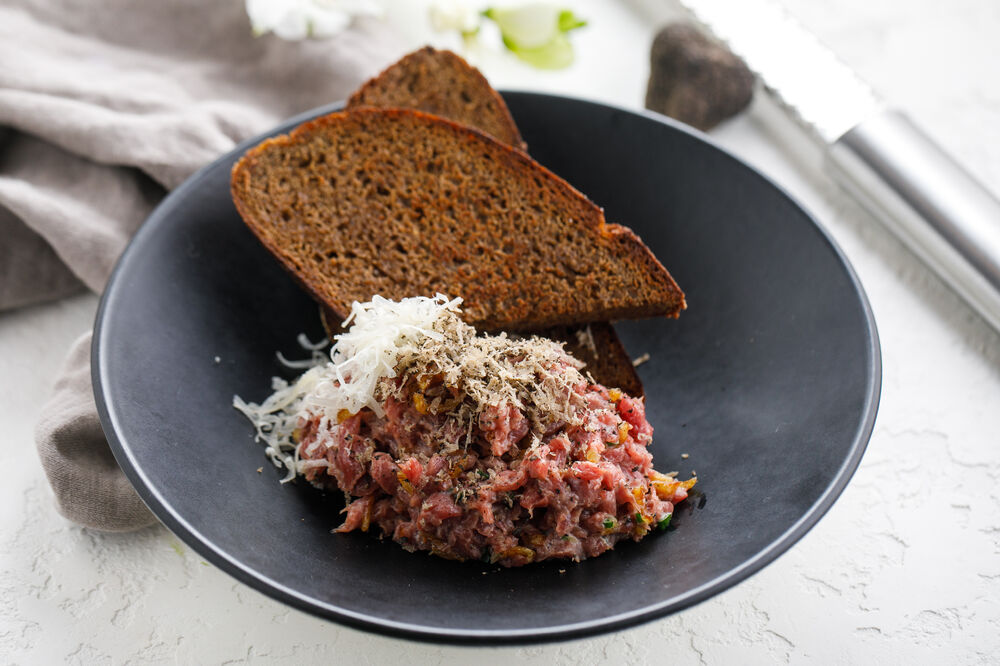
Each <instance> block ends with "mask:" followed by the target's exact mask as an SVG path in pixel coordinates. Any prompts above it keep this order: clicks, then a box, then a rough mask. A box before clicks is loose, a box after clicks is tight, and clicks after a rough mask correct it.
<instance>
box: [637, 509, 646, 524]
mask: <svg viewBox="0 0 1000 666" xmlns="http://www.w3.org/2000/svg"><path fill="white" fill-rule="evenodd" d="M635 522H636V523H638V524H639V525H642V524H643V523H644V522H646V520H645V519H644V518H643V517H642V514H641V513H639V512H638V511H636V512H635Z"/></svg>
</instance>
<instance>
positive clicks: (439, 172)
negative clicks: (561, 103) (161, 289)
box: [232, 108, 685, 330]
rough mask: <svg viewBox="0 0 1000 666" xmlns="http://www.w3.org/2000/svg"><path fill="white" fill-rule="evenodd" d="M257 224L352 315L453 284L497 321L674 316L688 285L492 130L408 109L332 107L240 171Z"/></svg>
mask: <svg viewBox="0 0 1000 666" xmlns="http://www.w3.org/2000/svg"><path fill="white" fill-rule="evenodd" d="M232 194H233V200H234V202H235V204H236V208H237V210H238V211H239V212H240V214H241V215H242V217H243V219H244V221H245V222H246V223H247V225H248V226H249V227H250V229H251V231H253V232H254V234H256V235H257V237H258V238H259V239H260V241H261V242H262V243H263V245H264V246H265V247H267V248H268V249H269V250H270V251H271V252H272V254H274V255H275V256H276V257H278V259H279V260H280V261H281V262H282V264H283V265H284V266H285V268H286V269H288V270H289V271H290V272H291V274H292V275H293V276H294V277H296V278H297V279H298V280H299V282H301V283H302V285H303V287H305V289H306V290H307V291H309V292H310V293H311V294H312V295H313V296H314V297H315V298H316V299H317V300H319V301H321V302H322V303H324V304H326V305H327V306H329V307H330V308H331V309H333V311H334V312H336V313H337V314H338V315H341V316H343V315H346V314H347V312H348V311H349V309H350V305H351V303H352V302H353V301H367V300H369V299H370V298H371V297H372V295H374V294H381V295H382V296H384V297H386V298H392V299H400V298H404V297H407V296H411V295H413V294H433V293H436V292H439V291H440V292H444V291H445V290H448V291H450V295H452V296H461V297H462V298H463V299H464V304H463V309H464V318H465V319H466V321H468V322H469V323H470V324H472V325H474V326H476V327H477V328H479V329H483V330H538V329H541V328H546V327H549V326H555V325H569V324H577V323H590V322H594V321H608V320H612V319H623V318H639V317H651V316H674V317H676V316H677V315H678V314H679V312H680V310H682V309H683V308H684V307H685V303H684V294H683V293H682V292H681V290H680V288H679V287H678V286H677V284H676V283H675V282H674V281H673V279H672V278H671V277H670V274H669V273H667V271H666V269H664V268H663V266H662V265H661V264H660V262H659V261H657V260H656V258H655V257H654V256H653V254H652V253H651V252H650V251H649V249H648V248H647V247H646V246H645V245H643V243H642V241H640V240H639V238H638V237H637V236H636V235H635V234H634V233H633V232H632V231H631V230H630V229H627V228H625V227H621V226H619V225H614V224H606V223H605V221H604V216H603V214H602V212H601V210H600V209H599V208H597V207H596V206H595V205H593V204H592V203H591V202H590V201H589V200H587V198H586V197H584V196H583V195H582V194H580V193H579V192H577V191H576V190H574V189H573V188H572V187H571V186H570V185H569V184H568V183H566V182H565V181H564V180H562V179H561V178H559V177H558V176H556V175H554V174H552V173H551V172H550V171H548V170H547V169H545V168H544V167H542V166H541V165H539V164H537V163H536V162H534V161H533V160H532V159H531V158H529V157H528V156H527V155H526V154H525V153H523V152H521V151H519V150H515V149H512V148H510V147H508V146H506V145H504V144H501V143H499V142H498V141H496V140H495V139H493V138H491V137H489V136H487V135H485V134H483V133H481V132H478V131H477V130H474V129H471V128H468V127H465V126H462V125H458V124H456V123H453V122H450V121H447V120H444V119H442V118H439V117H437V116H431V115H428V114H425V113H421V112H418V111H412V110H406V109H383V110H379V109H370V108H365V109H357V110H354V111H348V112H340V113H333V114H330V115H328V116H324V117H322V118H319V119H317V120H314V121H311V122H308V123H305V124H303V125H301V126H299V127H298V128H296V129H295V130H294V131H293V132H292V133H291V134H290V135H285V136H279V137H276V138H273V139H269V140H267V141H265V142H263V143H261V144H260V145H258V146H257V147H255V148H252V149H251V150H249V151H248V152H247V153H246V154H245V155H244V156H243V158H241V159H240V160H239V162H237V163H236V165H235V166H234V167H233V175H232Z"/></svg>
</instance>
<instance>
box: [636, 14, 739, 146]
mask: <svg viewBox="0 0 1000 666" xmlns="http://www.w3.org/2000/svg"><path fill="white" fill-rule="evenodd" d="M753 88H754V76H753V73H752V72H751V71H750V70H749V69H748V68H747V66H746V64H744V62H743V61H742V60H740V59H739V58H738V57H736V56H735V55H733V54H732V53H731V52H730V51H729V50H728V49H726V48H725V47H724V46H722V45H720V44H718V43H716V42H713V41H712V40H711V39H709V38H708V37H707V36H705V35H704V34H702V33H701V32H699V31H698V29H697V28H695V27H694V26H691V25H687V24H683V23H673V24H671V25H668V26H666V27H665V28H663V29H662V30H660V32H659V33H657V35H656V38H655V39H654V40H653V47H652V49H651V50H650V71H649V86H648V87H647V89H646V108H647V109H651V110H653V111H657V112H659V113H663V114H665V115H668V116H670V117H672V118H676V119H677V120H680V121H681V122H684V123H687V124H689V125H693V126H694V127H697V128H698V129H700V130H708V129H711V128H713V127H715V126H716V125H718V124H719V123H721V122H722V121H723V120H725V119H727V118H729V117H731V116H734V115H736V114H737V113H739V112H740V111H742V110H743V109H745V108H746V107H747V105H748V104H750V100H751V98H752V97H753Z"/></svg>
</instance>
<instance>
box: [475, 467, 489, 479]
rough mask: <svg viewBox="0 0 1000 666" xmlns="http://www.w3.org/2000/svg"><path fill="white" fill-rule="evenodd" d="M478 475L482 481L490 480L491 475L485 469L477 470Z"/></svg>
mask: <svg viewBox="0 0 1000 666" xmlns="http://www.w3.org/2000/svg"><path fill="white" fill-rule="evenodd" d="M476 474H478V475H479V478H480V479H488V478H490V473H489V472H487V471H486V470H485V469H477V470H476Z"/></svg>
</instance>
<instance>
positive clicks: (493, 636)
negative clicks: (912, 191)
mask: <svg viewBox="0 0 1000 666" xmlns="http://www.w3.org/2000/svg"><path fill="white" fill-rule="evenodd" d="M500 93H501V95H502V96H503V97H504V98H505V99H508V98H510V97H512V96H513V97H518V96H520V97H536V98H549V99H554V100H558V101H560V102H569V103H576V104H584V105H590V106H597V107H603V108H605V109H607V110H610V111H612V112H618V113H624V114H628V115H636V116H640V117H643V118H646V119H649V120H652V121H654V122H658V123H661V124H665V125H668V126H670V127H671V128H673V129H674V130H677V131H680V132H682V133H684V134H687V135H689V136H690V137H693V138H694V139H696V140H698V141H700V142H702V143H704V144H707V145H708V146H709V147H710V148H712V149H714V150H716V151H718V152H720V153H722V154H724V155H725V156H726V157H728V158H729V159H731V160H733V161H735V162H737V163H738V164H739V165H741V166H742V167H744V168H746V169H748V170H750V171H751V172H753V173H754V174H756V175H757V176H758V177H759V178H761V179H762V180H764V181H765V182H766V183H768V184H769V185H770V186H771V187H773V188H774V189H775V190H776V191H777V192H778V193H779V194H780V195H781V196H782V197H784V198H785V199H786V200H788V201H789V202H790V203H791V204H792V205H794V206H795V208H797V209H798V210H799V211H800V212H801V213H802V214H803V215H804V216H805V218H806V219H807V220H808V221H809V223H810V224H811V225H812V226H813V227H814V230H815V231H816V232H818V235H819V237H820V239H821V240H822V241H823V242H825V243H826V245H827V246H828V247H829V249H831V250H832V251H833V254H834V256H835V257H836V259H837V260H838V261H839V262H840V265H841V266H842V268H843V269H844V271H845V273H846V274H847V277H848V278H849V282H850V284H851V286H852V287H853V289H854V292H855V294H856V295H857V297H858V301H859V303H860V305H861V310H862V313H863V315H864V317H863V319H864V323H865V329H866V333H867V342H868V345H867V349H866V358H865V361H866V363H867V365H868V367H869V373H868V377H867V378H866V387H865V388H866V395H865V399H864V405H863V408H862V412H863V417H862V418H861V419H860V420H859V424H858V428H857V430H856V431H855V434H854V438H853V441H852V442H851V444H850V454H849V455H848V456H847V457H846V458H845V459H844V461H843V462H842V463H841V465H840V466H839V467H838V469H837V471H836V473H835V475H834V477H833V481H832V482H831V483H830V484H829V485H828V486H827V487H826V489H825V490H824V492H823V494H822V495H820V497H819V498H817V499H816V501H815V502H814V503H813V504H812V505H811V506H810V507H809V509H808V510H807V511H806V512H805V513H804V514H803V515H802V516H801V517H800V518H799V519H798V520H797V521H796V522H795V523H793V524H792V525H791V526H790V527H789V528H788V529H786V530H785V531H784V532H783V533H782V534H781V535H779V536H778V537H777V538H775V539H774V540H773V541H772V542H771V543H770V544H768V546H767V547H765V548H764V549H762V550H761V551H760V552H758V553H757V554H756V555H755V556H754V557H752V558H750V559H749V560H746V561H745V562H743V563H742V564H740V565H739V566H737V567H735V568H733V569H730V570H729V571H726V572H725V573H723V574H721V575H719V576H716V577H715V578H713V579H712V580H709V581H707V582H705V583H703V584H702V585H700V586H698V587H696V588H694V589H692V590H689V591H688V592H687V593H685V594H682V595H680V596H679V597H673V598H671V599H668V600H665V601H662V602H660V603H657V604H652V605H649V606H645V607H643V608H640V609H636V610H634V611H630V612H627V613H620V614H617V615H613V616H609V617H603V618H600V619H594V620H587V621H584V622H576V623H569V624H563V625H556V626H551V627H545V628H540V629H539V628H529V629H503V630H490V629H459V628H443V627H434V626H425V625H418V624H414V623H410V622H400V621H396V620H389V619H385V618H381V617H378V616H374V615H371V614H367V613H359V612H356V611H351V610H348V609H344V608H339V607H336V606H333V605H332V604H327V603H324V602H321V601H319V600H317V599H315V598H311V597H307V596H306V595H304V594H302V593H300V592H297V591H296V590H293V589H290V588H288V587H286V586H284V585H281V584H280V583H278V582H276V581H274V580H271V579H270V578H268V577H267V576H265V575H263V574H261V573H260V572H257V571H255V570H253V569H252V568H250V567H247V566H245V565H243V564H241V563H240V562H238V561H236V560H235V559H233V558H231V557H229V556H228V555H227V554H226V553H224V552H223V551H221V550H220V549H218V548H216V547H215V545H214V544H213V543H212V542H211V541H210V540H208V539H207V538H205V537H203V536H202V535H201V534H200V533H199V532H198V530H197V529H196V528H195V527H194V526H193V525H191V524H190V523H189V522H188V521H187V520H186V519H185V518H184V517H183V516H180V515H178V514H177V513H176V512H175V511H174V510H173V509H172V508H171V506H170V505H169V504H168V503H167V502H166V501H164V500H163V498H162V496H161V495H160V493H159V492H158V491H157V490H156V488H155V484H153V483H151V482H150V479H149V478H148V477H147V476H146V475H145V473H144V472H143V470H142V469H141V466H140V465H138V464H137V463H136V461H135V459H134V457H133V453H132V451H131V449H130V447H129V446H128V443H127V442H126V441H125V440H124V439H123V438H120V437H119V435H118V433H119V427H120V426H121V424H120V421H119V419H118V416H117V414H116V413H115V410H114V406H113V405H111V404H110V403H109V401H108V400H107V396H106V394H105V385H106V384H107V385H110V383H111V381H110V378H109V377H107V376H106V375H105V370H106V368H105V366H104V364H103V363H102V358H103V354H104V350H105V348H106V346H108V341H107V340H106V339H105V332H106V329H105V321H106V319H107V316H108V311H109V308H112V307H113V303H114V300H115V297H116V294H117V293H118V290H119V285H120V283H121V282H120V280H119V276H120V275H121V274H123V273H124V272H125V271H126V270H127V269H128V266H129V262H130V258H131V255H132V254H134V252H135V251H136V250H134V248H136V247H139V246H141V245H143V244H144V243H145V238H146V237H147V236H148V235H149V233H151V231H150V230H151V229H153V228H154V226H155V224H156V222H157V220H159V219H160V218H161V217H163V216H164V214H165V213H164V211H165V210H166V209H168V208H170V207H171V206H170V205H171V204H172V203H173V202H174V201H176V200H183V199H184V198H185V197H186V196H187V193H188V191H190V190H191V189H193V188H194V187H196V186H197V185H198V184H199V183H200V181H201V179H202V177H203V175H204V174H205V173H207V172H208V171H210V170H212V169H215V168H218V166H219V164H220V163H222V162H227V161H230V160H231V159H232V158H233V157H235V156H237V155H239V154H242V153H244V152H245V151H246V150H247V149H248V148H250V147H252V146H254V145H256V144H258V143H260V142H261V141H262V140H264V139H265V138H267V137H269V136H273V135H275V134H276V133H283V132H288V131H290V130H291V129H292V128H293V127H295V126H296V125H299V124H301V123H303V122H305V121H307V120H310V119H312V118H315V117H317V116H320V115H324V114H327V113H332V112H335V111H338V110H341V109H342V108H343V107H344V102H343V101H340V102H334V103H332V104H326V105H323V106H319V107H316V108H314V109H310V110H308V111H305V112H303V113H300V114H297V115H295V116H292V117H291V118H288V119H287V120H284V121H282V122H280V123H278V124H276V125H275V126H274V127H272V128H271V129H270V130H268V131H266V132H263V133H261V134H258V135H255V136H253V137H251V138H249V139H246V140H245V141H241V142H240V143H239V144H237V145H236V146H235V147H233V149H232V150H229V151H227V152H226V153H225V154H223V155H221V156H219V157H218V158H216V159H214V160H212V162H210V163H209V164H207V165H205V166H203V167H202V168H200V169H198V170H197V171H196V172H195V173H193V174H192V175H191V176H189V177H188V178H187V179H186V180H185V181H184V182H183V183H182V184H181V185H180V186H178V187H177V188H176V189H174V190H173V191H171V192H169V193H168V194H167V196H165V197H164V198H163V200H162V201H160V202H159V204H157V206H156V207H155V208H154V209H153V211H152V212H151V213H150V214H149V216H148V217H147V218H146V220H145V221H144V222H143V223H142V225H141V226H140V227H139V229H138V230H137V231H136V233H135V234H134V235H133V236H132V238H131V239H130V240H129V242H128V244H127V245H126V247H125V249H124V251H123V252H122V254H121V256H120V257H119V258H118V260H117V261H116V263H115V266H114V269H113V270H112V272H111V275H110V277H109V278H108V282H107V286H106V288H105V290H104V293H103V294H102V295H101V299H100V303H99V305H98V309H97V314H96V317H95V322H94V330H93V339H92V343H91V354H90V361H91V383H92V385H93V391H94V400H95V403H96V406H97V412H98V415H99V417H100V422H101V427H102V429H103V431H104V434H105V436H106V437H107V440H108V443H109V445H110V448H111V450H112V453H113V454H114V457H115V460H116V461H117V462H118V465H119V466H120V467H121V469H122V471H123V472H124V473H125V476H126V477H127V478H128V480H129V482H130V483H131V484H132V486H133V487H134V488H135V490H136V492H137V493H138V494H139V497H140V498H141V499H142V501H143V502H144V503H145V504H146V506H147V507H149V509H150V511H151V512H152V513H153V515H154V516H155V517H156V518H157V520H159V521H160V522H161V523H162V524H163V525H164V526H166V527H167V528H168V529H169V530H170V531H171V532H172V533H173V534H174V535H176V536H177V538H179V539H181V540H182V541H183V542H184V543H185V544H187V545H188V546H189V547H191V548H192V549H193V550H194V551H195V552H197V553H199V554H200V555H201V556H203V557H204V558H205V559H207V560H208V561H209V562H211V563H212V564H213V565H215V566H216V567H218V568H219V569H221V570H222V571H223V572H225V573H226V574H228V575H230V576H233V577H234V578H236V579H237V580H239V581H240V582H241V583H244V584H246V585H248V586H250V587H251V588H253V589H255V590H256V591H258V592H261V593H262V594H265V595H267V596H269V597H271V598H272V599H275V600H277V601H280V602H282V603H285V604H287V605H289V606H292V607H294V608H297V609H298V610H302V611H305V612H307V613H309V614H311V615H313V616H317V617H321V618H324V619H327V620H333V621H336V622H339V623H342V624H345V625H348V626H350V627H353V628H356V629H361V630H364V631H369V632H374V633H378V634H381V635H383V636H389V637H393V638H405V639H412V640H418V641H423V642H432V643H444V644H464V645H469V644H477V645H497V646H498V645H516V644H531V643H543V642H552V641H560V640H570V639H579V638H586V637H592V636H596V635H599V634H606V633H609V632H612V631H615V630H618V629H623V628H626V627H632V626H635V625H638V624H641V623H645V622H649V621H652V620H655V619H659V618H662V617H666V616H667V615H670V614H672V613H675V612H677V611H680V610H683V609H685V608H689V607H691V606H694V605H696V604H698V603H701V602H702V601H705V600H707V599H709V598H711V597H713V596H715V595H716V594H718V593H720V592H722V591H724V590H727V589H729V588H731V587H733V586H735V585H737V584H739V583H740V582H742V581H744V580H746V579H747V578H749V577H750V576H752V575H753V574H755V573H757V572H758V571H760V570H761V569H763V568H764V567H765V566H767V565H768V564H770V563H772V562H774V561H775V560H776V559H777V558H778V557H780V556H781V555H782V554H783V553H785V552H786V551H788V550H789V549H790V548H791V547H792V546H793V545H795V544H796V543H798V541H799V540H800V539H801V538H802V537H803V536H805V535H806V533H808V532H809V530H811V529H812V528H813V527H814V526H815V525H816V524H817V523H818V522H819V521H820V519H822V518H823V516H825V515H826V513H827V512H828V511H829V509H830V508H831V507H832V506H833V504H834V503H835V502H836V500H837V499H838V498H839V497H840V495H841V494H842V493H843V491H844V489H845V488H846V487H847V485H848V484H849V483H850V481H851V479H852V478H853V476H854V473H855V472H856V471H857V469H858V466H859V465H860V463H861V459H862V457H863V456H864V453H865V451H866V449H867V446H868V443H869V441H870V439H871V435H872V433H873V431H874V427H875V421H876V417H877V415H878V409H879V403H880V398H881V388H882V353H881V345H880V341H879V335H878V329H877V326H876V323H875V316H874V313H873V312H872V309H871V304H870V303H869V300H868V296H867V294H866V293H865V290H864V287H863V286H862V284H861V281H860V279H859V278H858V276H857V274H856V272H855V270H854V267H853V266H852V265H851V263H850V261H849V260H848V259H847V257H846V256H845V254H844V252H843V251H842V250H841V248H840V246H839V245H838V244H837V243H836V242H835V241H834V239H833V237H832V236H831V235H830V233H829V231H827V229H826V228H825V227H824V226H823V225H822V224H820V223H819V221H818V220H817V219H816V218H815V217H814V216H813V215H812V213H810V212H809V210H808V209H806V208H805V207H804V206H803V205H802V204H800V203H799V201H798V200H797V199H796V198H795V197H793V196H792V195H791V194H790V193H789V192H788V191H787V190H786V189H785V188H784V187H782V186H781V185H780V184H778V183H776V182H774V181H773V180H772V179H771V178H770V177H768V176H767V175H766V174H764V173H763V172H761V171H760V170H759V169H757V168H756V167H754V166H753V165H751V164H749V163H747V162H746V161H745V160H743V159H741V158H740V157H738V156H737V155H734V154H733V153H732V152H730V151H729V150H727V149H725V148H723V147H722V146H721V145H719V143H718V142H716V141H715V140H714V139H712V138H711V137H709V136H707V135H706V134H705V133H703V132H700V131H698V130H696V129H694V128H692V127H689V126H687V125H684V124H683V123H680V122H678V121H676V120H673V119H672V118H668V117H666V116H663V115H661V114H659V113H656V112H653V111H649V110H645V109H643V110H633V109H626V108H624V107H621V106H618V105H614V104H609V103H607V102H601V101H595V100H590V99H586V98H582V97H574V96H568V95H558V94H550V93H542V92H535V91H527V90H511V89H503V90H501V91H500Z"/></svg>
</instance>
